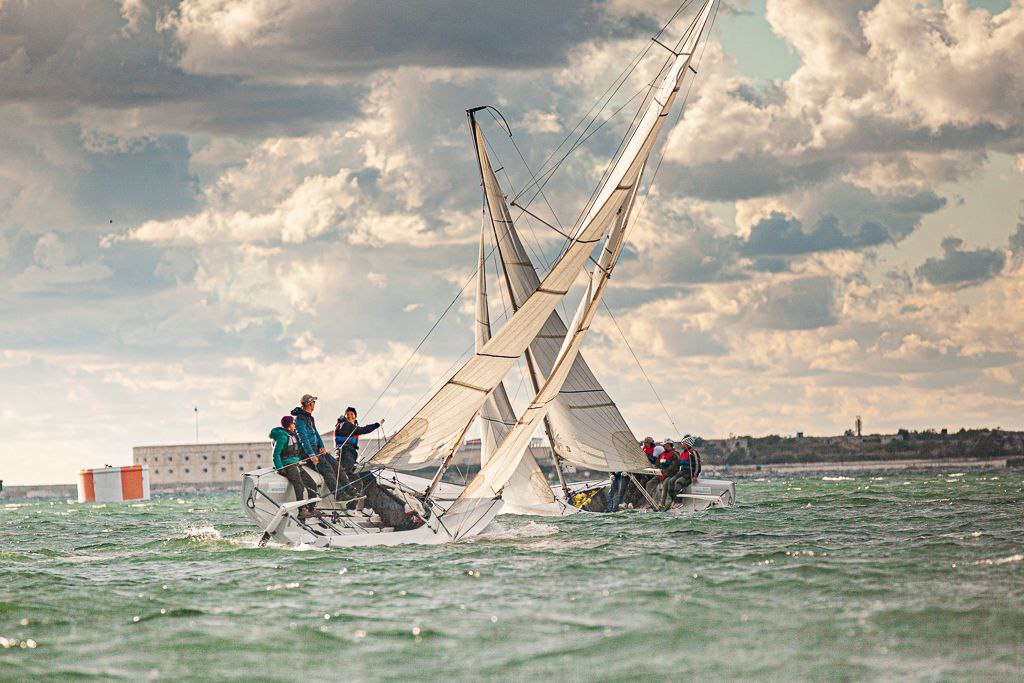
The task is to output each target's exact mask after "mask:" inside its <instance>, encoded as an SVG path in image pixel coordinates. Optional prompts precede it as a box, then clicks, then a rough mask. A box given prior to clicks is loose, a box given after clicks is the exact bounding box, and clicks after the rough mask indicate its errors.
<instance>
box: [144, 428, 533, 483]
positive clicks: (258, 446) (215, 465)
mask: <svg viewBox="0 0 1024 683" xmlns="http://www.w3.org/2000/svg"><path fill="white" fill-rule="evenodd" d="M323 437H324V443H328V444H329V443H332V442H333V440H334V435H333V433H329V434H324V435H323ZM376 449H377V440H376V439H373V438H370V439H366V440H365V442H364V443H363V444H362V446H361V451H362V452H363V453H364V454H365V455H370V454H372V453H373V452H374V451H376ZM530 451H531V452H532V453H533V455H534V457H536V458H537V459H538V461H540V462H547V461H548V459H550V457H551V450H550V448H548V446H547V445H546V444H545V443H544V441H543V439H534V440H533V441H532V442H531V444H530ZM273 455H274V447H273V444H272V443H271V442H270V440H269V439H267V440H264V441H254V442H244V443H205V444H200V443H196V444H176V445H169V446H135V447H134V448H132V464H133V465H146V466H148V467H149V480H150V482H151V483H152V484H154V485H158V486H159V485H184V486H188V485H196V486H203V485H219V484H235V483H238V482H239V481H241V477H242V473H243V472H248V471H249V470H254V469H258V468H260V467H270V466H272V465H273V462H274V458H273ZM479 463H480V439H469V440H468V441H466V442H465V443H463V444H462V446H460V447H459V450H458V451H456V453H455V457H454V458H453V460H452V464H453V465H454V466H455V467H466V466H470V465H478V464H479Z"/></svg>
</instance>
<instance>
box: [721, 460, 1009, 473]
mask: <svg viewBox="0 0 1024 683" xmlns="http://www.w3.org/2000/svg"><path fill="white" fill-rule="evenodd" d="M1011 459H1013V458H1012V457H1011V458H1007V457H999V458H979V459H972V460H966V459H964V460H945V459H943V460H937V459H923V458H914V459H907V460H857V461H848V462H844V461H842V460H837V461H835V462H779V463H766V464H763V465H733V466H731V467H724V466H715V467H706V468H705V469H706V470H707V471H708V472H710V473H712V475H713V476H722V477H741V478H749V477H761V476H764V475H766V474H827V473H829V472H848V473H866V472H908V471H910V472H912V471H920V470H957V471H959V470H989V469H1005V468H1006V467H1007V460H1011Z"/></svg>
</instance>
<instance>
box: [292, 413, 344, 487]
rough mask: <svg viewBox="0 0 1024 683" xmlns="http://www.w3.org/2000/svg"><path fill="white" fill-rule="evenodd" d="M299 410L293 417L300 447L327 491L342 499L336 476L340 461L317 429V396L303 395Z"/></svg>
mask: <svg viewBox="0 0 1024 683" xmlns="http://www.w3.org/2000/svg"><path fill="white" fill-rule="evenodd" d="M299 403H300V405H299V407H298V408H293V409H292V416H293V417H294V418H295V433H296V435H297V436H298V438H299V445H300V446H302V451H303V452H304V453H305V454H306V458H307V459H308V460H309V462H311V463H312V464H313V467H314V468H315V469H316V471H317V472H319V473H320V476H322V477H323V478H324V484H326V485H327V490H328V491H331V492H332V493H333V494H334V497H335V498H339V497H340V495H341V494H340V492H339V491H338V479H337V475H336V474H335V473H336V472H337V470H338V461H337V460H335V459H334V458H333V457H332V456H331V455H330V454H329V453H328V452H327V449H326V448H324V440H323V439H321V438H320V432H318V431H317V429H316V420H314V419H313V410H315V409H316V396H313V395H312V394H303V396H302V399H301V400H300V401H299Z"/></svg>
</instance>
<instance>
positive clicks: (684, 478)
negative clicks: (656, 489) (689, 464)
mask: <svg viewBox="0 0 1024 683" xmlns="http://www.w3.org/2000/svg"><path fill="white" fill-rule="evenodd" d="M690 484H691V481H690V469H689V468H685V469H680V470H679V471H678V472H676V473H675V474H673V475H672V476H671V477H667V478H666V479H665V482H664V484H663V486H664V487H665V488H664V489H663V490H662V492H661V506H662V507H665V498H666V496H667V497H668V499H669V502H668V504H669V505H671V504H672V503H673V502H675V499H676V494H677V493H679V492H680V491H682V490H683V489H685V488H686V487H687V486H689V485H690Z"/></svg>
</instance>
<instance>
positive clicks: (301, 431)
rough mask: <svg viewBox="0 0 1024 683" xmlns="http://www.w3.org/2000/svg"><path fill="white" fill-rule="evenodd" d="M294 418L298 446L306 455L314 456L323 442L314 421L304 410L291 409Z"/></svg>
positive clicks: (322, 445)
mask: <svg viewBox="0 0 1024 683" xmlns="http://www.w3.org/2000/svg"><path fill="white" fill-rule="evenodd" d="M292 416H293V417H294V418H295V435H296V436H297V437H299V446H301V447H302V452H303V453H305V454H306V455H316V454H317V453H319V452H320V449H322V448H323V447H324V440H323V439H321V438H320V433H319V432H318V431H316V420H314V419H313V416H312V415H310V414H309V413H308V412H307V411H306V410H305V409H304V408H301V407H299V408H293V409H292Z"/></svg>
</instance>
